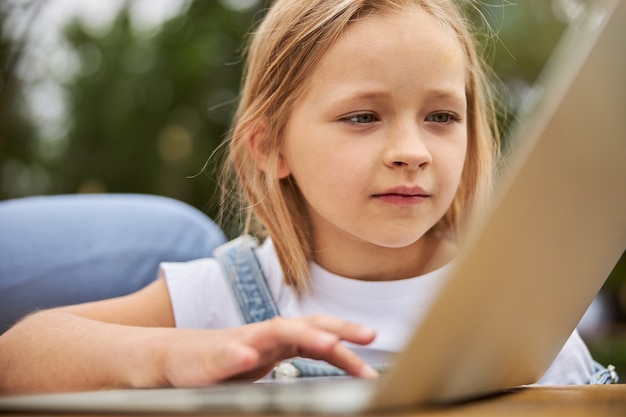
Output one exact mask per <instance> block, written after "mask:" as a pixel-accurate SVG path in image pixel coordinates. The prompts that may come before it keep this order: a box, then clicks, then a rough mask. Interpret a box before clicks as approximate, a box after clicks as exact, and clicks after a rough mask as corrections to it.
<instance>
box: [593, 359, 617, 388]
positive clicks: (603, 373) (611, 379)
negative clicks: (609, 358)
mask: <svg viewBox="0 0 626 417" xmlns="http://www.w3.org/2000/svg"><path fill="white" fill-rule="evenodd" d="M593 365H594V373H593V375H591V379H590V380H589V384H591V385H601V384H617V383H618V382H619V376H618V375H617V372H616V371H615V367H614V366H613V365H609V366H607V367H606V368H605V367H604V366H602V365H601V364H599V363H598V362H595V361H594V364H593Z"/></svg>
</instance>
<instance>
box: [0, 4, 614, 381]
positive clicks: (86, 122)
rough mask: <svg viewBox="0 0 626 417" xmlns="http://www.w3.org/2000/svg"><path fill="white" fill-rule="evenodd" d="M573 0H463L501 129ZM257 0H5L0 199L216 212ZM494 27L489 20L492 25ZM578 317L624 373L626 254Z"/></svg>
mask: <svg viewBox="0 0 626 417" xmlns="http://www.w3.org/2000/svg"><path fill="white" fill-rule="evenodd" d="M585 4H586V2H585V1H583V0H523V1H519V2H511V1H508V0H490V1H483V2H480V6H479V7H478V8H477V9H472V8H469V9H468V15H469V17H470V18H471V19H472V20H474V22H475V23H476V24H477V28H478V30H477V36H478V38H479V40H480V44H481V45H482V46H483V49H484V50H483V53H484V57H485V60H486V61H487V62H488V63H489V64H490V65H491V66H492V67H493V68H494V71H495V76H494V82H495V83H496V85H497V86H498V88H499V90H500V92H501V97H502V102H501V110H502V115H503V116H502V121H503V130H504V132H505V133H506V132H507V131H508V130H509V129H510V127H511V126H514V125H515V116H516V114H517V111H518V109H519V106H520V103H521V102H522V101H523V99H524V97H525V96H526V95H527V94H529V93H532V91H533V83H534V82H535V80H536V78H537V76H538V74H539V73H540V71H541V69H542V68H543V66H544V64H545V63H546V60H547V59H548V57H549V55H550V53H551V52H552V50H553V48H554V47H555V45H556V43H557V42H558V40H559V39H560V37H561V35H562V33H563V31H564V29H565V28H566V27H567V26H571V25H574V26H575V24H576V21H577V19H579V17H580V15H581V13H582V12H584V9H585ZM265 7H266V4H265V2H264V1H260V0H210V1H206V0H198V1H193V0H134V1H133V0H129V1H123V0H117V1H114V0H106V1H102V0H48V1H45V2H44V1H39V0H30V1H29V0H2V1H1V2H0V71H1V72H0V200H4V199H10V198H17V197H23V196H30V195H41V194H60V193H91V192H110V193H148V194H157V195H164V196H169V197H173V198H176V199H179V200H182V201H185V202H187V203H189V204H191V205H193V206H195V207H198V208H199V209H201V210H202V211H204V212H206V213H207V214H208V215H210V216H215V215H216V213H217V209H218V200H217V198H215V194H216V192H215V190H216V180H215V179H216V170H217V167H216V166H215V165H216V164H215V160H216V159H215V158H211V155H212V153H213V152H214V151H215V149H216V147H217V146H218V145H219V144H220V143H221V142H222V140H223V138H224V137H225V134H226V132H227V130H228V128H229V123H230V118H231V115H232V113H233V110H234V106H235V103H236V99H237V91H238V87H239V82H240V74H241V64H242V42H243V40H244V39H245V36H246V34H247V33H248V32H249V30H250V27H251V25H252V24H253V23H256V22H258V21H259V19H260V18H262V16H263V12H264V10H265ZM488 28H490V29H488ZM584 323H587V324H586V325H581V332H582V333H583V337H584V338H585V340H586V341H587V342H588V344H589V346H590V348H591V350H592V352H593V354H594V356H595V357H596V359H598V360H599V361H600V362H603V363H605V364H606V363H613V364H615V365H616V366H617V367H618V371H619V370H620V369H621V371H622V375H623V379H626V257H625V256H622V260H621V261H620V262H619V263H618V265H617V266H616V268H615V270H614V271H613V273H612V275H611V276H610V277H609V279H608V280H607V283H606V284H605V286H604V288H603V290H602V292H601V294H600V296H599V297H598V299H597V302H596V303H594V305H593V308H592V309H591V310H590V312H589V314H588V315H587V316H586V317H585V320H584V322H583V324H584Z"/></svg>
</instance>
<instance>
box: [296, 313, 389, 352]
mask: <svg viewBox="0 0 626 417" xmlns="http://www.w3.org/2000/svg"><path fill="white" fill-rule="evenodd" d="M303 320H305V321H306V322H308V323H311V324H312V325H314V326H315V327H318V328H320V329H323V330H326V331H327V332H330V333H333V334H335V335H337V336H338V337H339V338H340V339H342V340H345V341H348V342H352V343H356V344H360V345H365V344H368V343H371V342H372V341H373V340H374V338H375V337H376V331H375V330H374V329H371V328H369V327H365V326H362V325H360V324H357V323H352V322H349V321H346V320H341V319H338V318H335V317H330V316H323V315H312V316H307V317H304V318H303Z"/></svg>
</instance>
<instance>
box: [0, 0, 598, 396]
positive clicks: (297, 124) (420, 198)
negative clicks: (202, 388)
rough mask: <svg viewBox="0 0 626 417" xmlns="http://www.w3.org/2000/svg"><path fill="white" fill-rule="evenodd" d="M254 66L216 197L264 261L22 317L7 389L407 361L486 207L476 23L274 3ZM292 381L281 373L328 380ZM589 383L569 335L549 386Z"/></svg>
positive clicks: (221, 262) (486, 142)
mask: <svg viewBox="0 0 626 417" xmlns="http://www.w3.org/2000/svg"><path fill="white" fill-rule="evenodd" d="M247 59H248V60H247V67H246V73H245V81H244V83H243V86H242V91H241V99H240V103H239V108H238V111H237V114H236V116H235V120H234V125H233V130H232V134H231V138H230V142H229V148H228V151H229V152H228V161H227V168H228V172H229V173H231V174H232V175H231V176H226V177H225V178H227V179H230V180H232V181H228V180H225V182H224V189H225V190H226V191H227V192H232V190H233V189H237V190H238V191H239V192H238V193H237V197H239V198H240V201H241V207H242V209H243V210H244V212H245V216H246V223H245V225H246V226H245V234H248V233H254V234H256V235H257V236H258V237H259V238H265V240H264V242H263V243H262V245H261V246H260V247H256V241H255V240H254V239H252V238H249V237H246V236H244V237H242V238H240V239H236V240H234V241H232V242H230V243H229V244H227V245H226V246H222V247H220V248H219V249H218V250H217V251H216V253H215V258H206V259H199V260H196V261H191V262H187V263H164V264H162V265H161V272H160V276H159V279H158V280H157V281H155V282H154V283H153V284H150V285H149V286H147V287H146V288H144V289H142V290H140V291H138V292H136V293H134V294H132V295H129V296H126V297H121V298H115V299H110V300H106V301H100V302H95V303H87V304H81V305H76V306H71V307H65V308H60V309H56V310H51V311H43V312H40V313H37V314H34V315H31V316H29V317H28V318H27V319H25V320H23V321H21V322H20V323H18V324H17V325H16V326H15V327H13V328H12V329H11V330H10V331H8V332H7V333H5V334H4V335H3V336H2V337H0V368H2V377H1V378H0V389H3V390H6V391H8V390H10V391H13V392H15V391H29V390H30V391H33V390H52V389H54V390H68V389H88V388H96V387H113V386H136V387H139V386H141V387H153V386H161V385H174V386H194V385H203V384H208V383H211V382H214V381H216V380H219V379H224V378H228V377H232V376H239V377H249V378H253V379H254V378H259V377H261V376H263V375H265V374H267V373H268V372H269V371H270V370H271V369H272V367H273V365H274V364H275V363H276V362H277V361H279V360H280V359H283V358H287V357H290V356H310V357H313V358H320V359H324V360H327V361H330V362H332V363H333V364H334V365H337V366H338V367H340V368H343V369H345V370H346V371H347V372H348V373H351V374H353V375H356V376H363V377H369V376H375V375H376V372H375V371H374V370H373V369H372V368H371V367H370V366H369V365H366V364H364V363H363V362H362V361H361V360H360V359H359V358H358V357H356V356H355V355H354V352H355V351H357V352H359V353H360V354H362V357H363V358H366V359H368V360H369V361H370V363H371V364H373V365H386V362H385V361H386V360H387V358H386V357H384V358H383V359H380V358H379V357H377V356H376V355H375V354H380V353H381V352H382V353H386V352H396V351H398V350H400V349H401V348H402V347H403V345H404V344H405V342H406V341H407V337H408V336H409V335H410V332H411V330H412V329H413V328H414V327H415V325H416V324H417V323H418V322H419V320H420V317H421V315H422V313H423V312H424V310H425V309H426V308H427V307H428V305H429V302H430V300H431V299H432V298H433V297H434V295H435V294H436V292H437V290H438V288H439V286H440V284H441V282H442V280H443V279H444V277H445V274H446V271H447V269H448V267H447V265H448V263H449V262H450V261H451V260H452V259H453V257H454V256H455V253H456V249H457V245H458V243H459V239H460V237H461V232H462V229H463V228H464V227H467V225H468V223H469V222H470V220H471V218H472V216H473V215H474V214H476V213H477V212H479V211H480V207H481V206H482V205H483V204H484V203H485V202H486V201H487V199H488V197H489V190H490V188H491V182H492V179H491V178H492V177H491V173H492V169H493V166H494V156H495V154H496V149H497V141H496V138H495V134H494V132H495V131H496V129H495V128H494V127H493V123H492V121H493V118H494V117H493V116H494V113H493V105H492V103H491V101H490V99H489V94H488V92H487V86H486V83H485V76H484V72H483V70H482V68H481V65H480V62H479V59H478V57H477V54H476V50H475V47H474V46H473V44H472V41H471V36H470V33H469V31H468V28H467V27H466V21H465V20H464V19H463V17H462V16H461V14H460V13H459V11H458V10H457V8H456V7H455V5H454V4H453V2H449V1H442V0H344V1H331V0H311V1H292V0H278V1H276V2H275V3H274V4H273V6H272V8H271V9H270V10H269V12H268V14H267V16H266V17H265V19H264V21H263V23H262V24H261V25H260V27H259V28H258V29H257V30H256V32H255V34H254V37H253V39H252V42H251V44H250V47H249V50H248V58H247ZM278 314H280V316H281V317H282V318H281V319H276V318H274V319H273V320H268V319H270V318H272V317H276V316H277V315H278ZM331 317H334V318H331ZM256 321H261V323H257V324H252V325H247V326H241V325H243V324H245V323H252V322H256ZM352 323H361V324H363V325H366V326H367V327H368V328H372V329H374V330H375V331H376V338H375V339H374V333H373V332H372V331H370V330H368V329H367V328H362V327H359V326H357V325H355V324H352ZM174 326H175V327H176V329H174V328H172V327H174ZM202 329H215V330H212V331H209V330H202ZM219 329H221V330H219ZM339 339H344V340H346V341H348V342H352V345H351V346H352V347H354V344H357V345H359V344H362V345H367V346H366V347H361V348H358V347H354V351H351V350H348V349H347V347H346V346H348V345H347V344H342V343H338V340H339ZM372 339H374V340H373V341H372ZM370 342H371V343H370ZM368 343H369V344H368ZM292 364H293V366H291V367H289V366H288V367H287V368H285V367H279V368H278V369H277V370H276V371H275V372H274V373H273V374H274V375H279V374H281V372H293V373H294V374H295V375H297V374H301V375H312V374H319V373H328V372H331V373H332V372H334V371H333V370H331V371H328V369H327V368H324V367H319V366H317V365H318V364H317V363H306V362H298V361H294V362H292ZM285 369H287V370H286V371H285ZM86 370H89V372H87V371H86ZM593 372H594V363H593V361H592V359H591V357H590V355H589V352H588V351H587V348H586V347H585V345H584V344H583V342H582V341H581V339H580V337H579V336H578V334H577V333H574V334H573V335H572V337H571V338H570V340H569V341H568V342H567V344H566V345H565V347H564V349H563V351H562V352H561V354H560V355H559V357H558V358H557V359H556V361H555V363H554V364H553V366H552V367H551V368H550V370H549V371H548V373H547V374H546V375H545V376H544V378H543V379H542V382H545V383H559V384H563V383H588V382H589V381H590V378H591V376H592V373H593Z"/></svg>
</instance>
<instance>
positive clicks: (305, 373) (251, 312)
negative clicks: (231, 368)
mask: <svg viewBox="0 0 626 417" xmlns="http://www.w3.org/2000/svg"><path fill="white" fill-rule="evenodd" d="M257 246H258V242H257V240H256V239H255V238H253V237H252V236H247V235H244V236H241V237H239V238H237V239H234V240H232V241H230V242H227V243H225V244H223V245H221V246H219V247H218V248H216V249H215V251H214V252H213V256H214V257H215V259H216V260H217V261H218V262H219V263H220V265H221V266H222V269H223V271H224V274H225V276H226V279H227V280H228V283H229V284H230V288H231V290H232V291H233V294H234V296H235V299H236V300H237V303H238V304H239V310H240V311H241V314H242V317H243V319H244V321H245V322H246V323H247V324H249V323H256V322H259V321H264V320H269V319H271V318H273V317H276V316H279V315H280V313H279V311H278V308H277V307H276V303H275V301H274V298H273V297H272V293H271V292H270V289H269V286H268V284H267V279H266V278H265V274H264V273H263V270H262V269H261V266H260V265H259V261H258V259H257V257H256V255H255V253H254V249H255V248H256V247H257ZM336 375H345V372H344V371H342V370H341V369H339V368H337V367H334V366H332V365H329V364H327V363H324V362H318V361H312V360H308V359H301V358H293V359H288V360H286V361H283V362H281V363H280V364H278V365H277V366H276V368H275V369H274V371H273V372H272V377H273V378H275V379H285V378H298V377H313V376H336Z"/></svg>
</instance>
